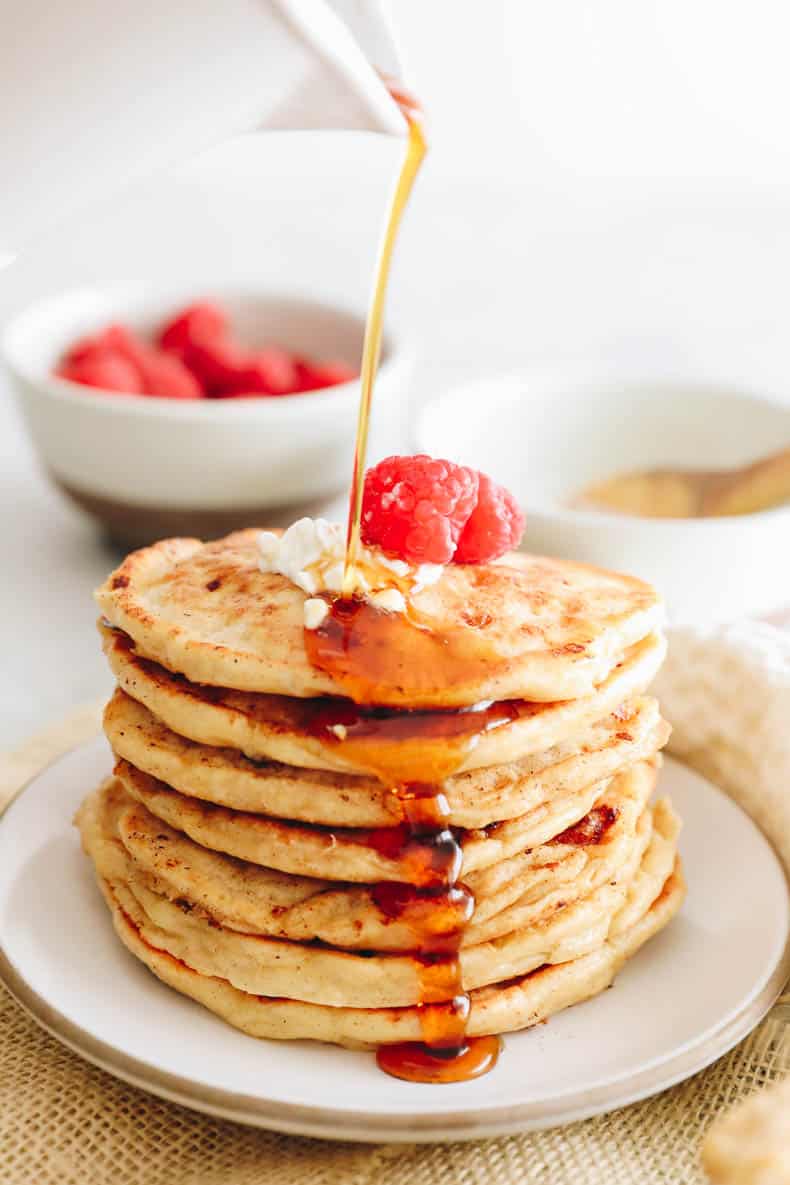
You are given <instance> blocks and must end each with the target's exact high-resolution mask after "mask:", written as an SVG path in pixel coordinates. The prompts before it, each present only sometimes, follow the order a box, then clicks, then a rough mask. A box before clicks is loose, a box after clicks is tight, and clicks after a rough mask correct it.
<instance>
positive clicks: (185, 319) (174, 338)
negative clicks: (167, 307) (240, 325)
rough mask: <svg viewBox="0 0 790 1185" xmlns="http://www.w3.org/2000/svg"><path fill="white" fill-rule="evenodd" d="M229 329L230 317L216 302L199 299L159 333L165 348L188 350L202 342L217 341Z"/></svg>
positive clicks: (161, 343) (160, 341) (161, 344)
mask: <svg viewBox="0 0 790 1185" xmlns="http://www.w3.org/2000/svg"><path fill="white" fill-rule="evenodd" d="M227 331H228V318H227V317H226V315H225V313H224V312H223V311H222V309H221V308H219V307H218V306H217V305H215V304H211V303H210V302H209V301H207V300H206V301H198V302H197V303H196V304H193V305H190V306H189V307H188V308H186V309H183V310H182V312H180V313H179V314H178V315H177V316H175V317H173V318H171V320H170V321H168V322H167V324H166V325H165V326H164V328H163V329H162V330H161V332H160V334H159V344H160V346H162V347H163V348H164V349H165V350H186V349H188V348H189V347H190V346H194V345H198V344H199V343H200V342H209V341H217V340H218V339H219V338H221V337H224V336H225V334H226V333H227Z"/></svg>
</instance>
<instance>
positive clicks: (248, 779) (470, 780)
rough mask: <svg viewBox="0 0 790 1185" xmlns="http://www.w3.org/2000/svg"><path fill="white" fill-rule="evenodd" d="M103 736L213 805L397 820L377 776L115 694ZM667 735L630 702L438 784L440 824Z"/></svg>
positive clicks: (480, 816)
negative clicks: (273, 749)
mask: <svg viewBox="0 0 790 1185" xmlns="http://www.w3.org/2000/svg"><path fill="white" fill-rule="evenodd" d="M104 731H105V734H106V736H107V739H108V740H109V742H110V744H111V746H112V748H113V751H114V752H115V754H116V756H118V757H121V758H123V759H124V760H125V761H128V762H129V763H130V764H131V765H134V766H136V767H137V768H138V769H140V770H142V771H143V773H147V774H150V775H151V777H154V778H158V779H159V780H160V781H162V782H165V783H166V784H167V785H168V786H171V787H172V788H173V789H175V790H179V791H181V793H183V794H187V795H190V796H192V797H194V798H202V799H204V800H205V801H207V802H213V803H215V804H216V805H217V806H226V807H230V808H231V809H233V810H242V811H253V812H257V813H260V814H268V815H275V816H279V817H280V818H284V819H297V820H300V821H301V822H306V823H318V824H322V825H324V826H328V827H332V826H341V827H391V826H393V824H397V823H398V822H399V821H400V819H401V813H400V812H401V808H400V806H399V802H398V799H397V797H396V796H395V795H394V794H393V793H392V792H391V791H390V790H389V789H388V788H387V787H386V786H384V785H382V783H381V782H380V781H379V780H378V779H376V778H370V777H365V776H356V775H352V774H344V773H334V772H330V771H323V770H320V771H319V770H310V769H297V768H295V767H294V766H291V765H284V764H283V763H282V762H276V761H263V762H261V761H251V760H250V759H249V758H246V757H245V756H244V755H243V754H242V753H240V752H239V751H238V750H237V749H229V748H227V747H226V748H217V747H214V746H211V745H203V744H200V743H198V742H195V741H190V740H187V739H186V738H185V737H182V736H179V735H178V733H175V732H173V731H172V729H169V728H168V727H167V726H166V725H165V724H163V723H161V722H160V721H159V720H157V719H156V717H155V716H153V715H152V714H151V713H150V712H149V711H148V709H147V708H145V707H144V706H143V705H142V704H141V703H138V702H137V701H136V700H133V699H132V698H131V697H130V696H128V695H126V694H125V693H124V692H123V691H121V690H120V689H119V690H117V691H116V692H115V695H114V696H113V697H112V699H111V700H110V702H109V703H108V704H107V707H106V709H105V712H104ZM668 733H669V726H668V725H667V724H666V722H665V721H663V720H662V719H661V716H660V714H659V711H658V704H657V702H656V701H655V700H653V699H648V698H638V699H635V700H633V701H631V702H630V703H629V704H627V705H626V706H624V707H623V708H621V709H620V710H618V711H617V712H616V713H612V714H611V715H610V716H607V717H606V718H605V719H603V720H599V721H596V722H595V723H594V724H591V725H589V726H587V727H586V728H583V729H580V731H579V733H578V735H577V736H576V737H574V738H573V740H572V741H567V742H565V743H564V744H559V745H555V746H553V747H552V748H551V749H547V750H544V751H543V752H542V753H535V754H533V755H531V756H529V757H524V758H522V759H521V760H520V761H516V762H510V763H507V764H504V765H501V764H500V765H495V766H490V767H488V768H486V769H477V770H473V771H471V772H468V773H464V774H457V775H455V776H454V777H450V778H447V779H446V780H445V781H444V782H443V783H442V787H443V791H444V794H445V796H446V798H447V802H448V807H449V814H448V817H447V821H448V823H450V824H451V825H453V826H456V827H465V828H476V827H487V826H489V825H490V824H491V823H497V822H500V821H501V820H503V819H508V818H516V817H518V816H519V815H523V814H525V813H526V812H527V811H528V810H532V809H534V808H535V807H536V806H539V805H540V804H541V803H542V802H544V801H545V800H546V799H548V798H552V797H554V796H555V795H557V794H561V793H567V792H568V791H572V790H577V789H581V788H583V787H584V786H589V785H592V784H593V783H594V782H601V781H603V780H605V779H606V778H609V777H611V776H613V775H614V774H615V773H617V772H618V771H619V770H620V769H622V768H624V767H625V766H626V765H630V764H633V763H634V761H638V760H640V759H641V758H643V757H647V756H649V755H651V754H652V753H654V752H655V751H656V750H657V749H659V748H660V747H661V746H662V745H663V744H664V742H665V739H666V737H667V735H668Z"/></svg>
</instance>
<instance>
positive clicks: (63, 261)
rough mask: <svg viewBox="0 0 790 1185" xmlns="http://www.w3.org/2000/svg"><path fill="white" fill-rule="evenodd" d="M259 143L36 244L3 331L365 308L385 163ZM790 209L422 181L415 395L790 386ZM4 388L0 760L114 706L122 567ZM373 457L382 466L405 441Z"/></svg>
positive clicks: (411, 319) (399, 274)
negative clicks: (108, 654)
mask: <svg viewBox="0 0 790 1185" xmlns="http://www.w3.org/2000/svg"><path fill="white" fill-rule="evenodd" d="M256 140H257V141H258V143H256V144H254V145H252V147H251V146H250V144H249V143H247V144H246V145H245V144H236V145H231V146H229V147H228V148H226V149H223V150H221V151H220V152H215V153H214V154H213V155H212V157H210V158H207V159H206V160H204V161H202V162H198V163H197V164H195V165H193V166H191V167H190V169H188V170H186V171H182V172H181V173H178V174H174V175H173V176H171V177H169V178H167V179H164V180H161V179H160V180H159V181H157V182H156V184H150V185H148V186H146V187H144V188H142V189H139V190H138V191H136V192H135V193H134V194H131V195H127V196H125V197H124V198H123V199H122V200H116V201H114V202H113V203H112V204H111V205H110V206H108V207H107V208H105V209H104V210H100V211H96V212H95V213H92V214H91V216H90V217H88V218H86V219H85V220H84V221H83V222H82V223H81V224H80V225H79V226H76V227H72V228H68V229H67V230H66V229H64V230H63V231H62V232H61V233H60V234H58V235H55V236H51V237H50V238H49V239H48V240H47V241H46V242H42V243H40V244H39V245H38V246H37V247H36V249H34V250H31V251H29V252H28V253H27V254H26V255H25V256H24V257H22V258H21V259H20V260H18V261H17V262H16V263H14V264H13V265H12V266H11V267H8V268H6V269H5V270H4V271H2V272H0V316H1V317H3V318H5V316H6V315H7V314H8V313H9V312H10V311H12V310H13V309H15V308H17V307H20V306H21V305H24V304H25V303H26V302H27V301H28V300H30V299H32V298H34V297H35V296H37V295H39V294H43V293H46V292H48V291H53V290H57V289H59V288H62V287H67V286H70V285H72V284H76V283H82V282H98V283H101V282H116V283H123V282H124V281H129V282H130V283H136V282H138V281H139V280H141V279H143V280H144V279H145V277H147V276H152V275H153V276H156V277H158V278H159V279H161V277H162V276H163V275H167V276H170V277H175V278H176V280H177V281H178V282H180V281H181V280H183V281H184V282H185V283H190V282H191V281H192V280H193V279H194V284H195V291H196V292H199V291H201V290H209V289H210V285H211V281H212V279H213V280H215V281H216V282H218V283H219V282H221V281H222V280H225V281H227V282H230V283H235V282H239V283H245V282H249V283H261V284H262V286H265V287H269V288H271V287H280V286H287V287H289V288H290V289H291V290H294V289H295V290H297V291H299V290H301V291H305V290H307V289H311V290H312V291H313V292H317V294H318V295H320V296H322V297H330V298H331V297H332V296H335V297H340V298H342V299H344V300H345V301H346V302H352V303H354V304H356V305H358V306H359V307H363V306H364V304H365V300H366V294H367V288H368V283H369V278H370V267H371V262H372V254H373V251H374V248H375V243H376V237H377V231H378V220H379V218H380V212H381V209H382V204H383V200H384V197H385V194H386V191H387V187H388V184H389V178H390V176H391V170H392V165H393V163H394V155H393V146H392V145H390V144H386V143H384V142H379V141H373V140H370V139H368V138H366V137H349V136H346V137H342V136H340V137H335V136H326V137H325V138H324V139H322V140H320V141H317V140H316V139H315V138H312V139H310V138H307V137H304V138H298V137H297V138H294V137H289V136H277V137H257V138H256ZM264 140H265V143H263V142H262V141H264ZM218 162H219V164H221V166H222V167H221V168H218ZM349 169H351V170H353V175H354V176H355V177H356V179H357V184H356V185H355V187H354V190H353V192H352V193H351V194H349V193H348V190H347V186H344V185H343V178H344V177H348V175H349V171H348V170H349ZM787 196H788V195H786V194H783V193H779V192H777V193H774V194H770V193H765V192H764V193H762V194H759V193H757V192H755V193H753V194H751V195H745V196H743V197H741V198H738V199H737V200H736V199H735V198H728V197H727V196H726V195H722V194H721V193H718V194H716V195H710V194H709V195H704V194H700V193H697V194H696V195H689V194H681V193H677V194H675V195H672V196H666V197H665V198H663V199H662V201H661V203H657V202H656V201H655V200H653V201H652V202H651V204H649V205H647V204H645V203H640V202H639V201H638V200H637V199H635V198H633V197H632V198H630V199H629V200H627V201H626V199H625V198H622V199H619V200H618V199H616V198H608V199H606V200H603V199H602V198H601V197H600V196H599V197H598V198H597V199H595V200H593V199H592V198H591V197H590V196H589V195H588V200H587V202H586V204H582V202H581V200H580V197H579V196H578V195H576V194H574V193H571V192H565V193H562V192H558V193H553V194H548V193H545V192H544V193H543V194H536V193H533V192H531V191H530V190H528V189H526V188H525V187H524V186H523V185H519V186H517V187H515V188H509V187H508V186H507V184H506V182H504V181H502V180H493V179H490V178H487V177H483V178H477V179H475V180H473V181H472V180H469V179H468V178H467V179H466V180H463V181H460V180H458V179H455V180H452V179H451V178H449V177H447V176H446V175H445V176H443V175H442V173H441V170H439V169H435V170H434V171H432V170H431V168H430V167H429V168H428V170H427V171H426V176H425V178H424V179H423V180H422V181H421V189H420V193H419V197H418V199H417V201H416V202H415V204H414V207H413V209H412V210H411V212H410V215H409V220H408V224H407V228H406V232H405V237H404V240H403V244H402V251H401V252H400V254H399V256H398V259H397V262H396V272H395V276H394V283H393V292H392V299H391V324H393V325H394V326H396V327H397V328H398V329H399V331H401V332H403V333H407V334H408V335H409V336H410V337H411V338H412V339H413V341H414V344H415V346H416V347H417V351H418V357H419V364H418V368H417V374H416V377H415V384H414V390H413V392H411V393H409V397H410V398H413V399H415V400H419V399H421V398H424V397H425V396H426V395H427V394H429V393H430V392H433V391H439V390H443V389H446V387H447V386H448V385H450V384H452V383H454V382H456V381H457V380H458V379H460V378H467V377H471V376H474V375H479V374H484V373H486V371H506V370H511V369H514V368H517V367H522V366H528V365H529V363H530V362H532V361H543V360H547V359H550V358H562V359H564V360H567V359H569V358H580V357H581V358H584V357H593V356H595V357H597V358H612V359H615V360H617V361H630V362H639V363H640V364H641V363H644V365H645V367H646V368H648V369H649V368H650V367H652V366H655V365H661V366H662V368H664V369H666V367H667V366H671V367H673V368H675V369H676V370H677V373H678V374H680V375H682V374H684V373H687V372H694V373H697V374H698V373H699V372H700V371H704V370H706V369H708V370H713V371H715V372H716V373H718V374H721V373H723V372H724V373H728V374H731V375H732V377H733V381H735V382H739V383H745V384H746V385H751V386H753V387H756V388H757V389H766V388H769V389H771V390H772V391H774V392H776V391H779V392H783V391H784V389H785V386H786V387H787V389H788V390H790V350H788V346H787V318H788V309H790V202H788V201H787ZM3 382H4V380H2V379H0V542H1V543H2V556H3V565H2V582H1V583H0V623H2V649H1V650H0V653H1V654H2V662H1V663H0V745H13V744H14V743H15V742H16V741H18V740H20V739H22V738H23V737H24V735H25V734H27V733H29V732H30V731H32V730H34V729H36V728H38V727H40V726H41V725H42V724H43V723H44V722H45V721H46V720H48V719H51V718H52V717H53V715H57V714H59V713H61V712H63V711H65V710H67V709H68V708H70V707H72V706H73V705H75V704H76V703H78V702H81V701H83V700H85V699H89V698H92V697H95V696H98V695H100V694H102V693H103V692H104V691H106V690H107V689H108V688H109V685H110V680H109V678H108V675H107V673H106V671H105V668H104V663H103V660H102V657H101V654H100V651H99V646H98V642H97V638H96V635H95V630H94V621H95V611H94V608H93V604H92V601H91V590H92V588H93V587H94V586H95V585H96V584H97V583H98V582H99V581H100V580H101V579H102V577H103V576H104V574H105V573H106V571H107V570H108V569H109V568H110V567H111V566H112V565H113V564H114V562H115V560H116V559H117V556H116V555H115V554H113V552H112V551H111V550H110V549H109V548H108V547H107V545H106V544H105V543H104V542H103V541H102V539H101V538H100V536H99V535H98V534H97V532H96V531H95V530H94V528H93V526H92V525H91V523H90V522H88V521H87V520H85V519H84V518H83V517H82V516H81V515H80V514H79V513H77V512H76V511H74V510H72V509H71V508H70V507H69V506H67V505H66V504H65V503H64V502H63V501H62V500H61V499H60V497H59V496H58V495H56V494H55V493H54V492H53V491H52V490H51V489H50V487H49V486H48V484H47V481H46V479H45V478H44V476H43V475H42V474H41V473H40V472H39V471H38V469H37V468H36V465H35V461H34V458H33V457H32V455H31V452H30V449H29V446H28V443H27V440H26V437H25V434H24V430H23V428H22V425H21V423H20V422H19V420H18V418H17V415H16V411H15V408H14V407H13V403H12V400H11V398H10V393H9V392H8V391H7V389H6V388H5V387H4V386H3V385H2V384H3ZM712 430H714V428H713V427H712ZM373 444H374V453H378V454H381V453H382V452H385V451H394V450H397V449H398V448H402V447H404V445H405V444H406V442H405V441H393V440H386V441H381V440H376V439H375V438H374V442H373Z"/></svg>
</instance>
